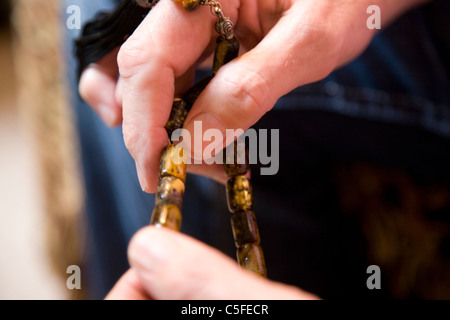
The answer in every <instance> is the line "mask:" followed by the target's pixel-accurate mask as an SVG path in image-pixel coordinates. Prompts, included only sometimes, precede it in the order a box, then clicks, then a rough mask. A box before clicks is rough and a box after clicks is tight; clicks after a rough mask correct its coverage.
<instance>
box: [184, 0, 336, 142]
mask: <svg viewBox="0 0 450 320" xmlns="http://www.w3.org/2000/svg"><path fill="white" fill-rule="evenodd" d="M299 3H301V4H302V5H301V6H300V4H296V5H293V9H292V10H290V11H289V12H287V13H286V15H284V16H283V17H282V18H280V20H279V21H278V22H277V24H276V25H275V26H274V27H273V28H272V29H271V30H270V31H269V32H268V33H267V35H266V36H265V37H264V38H263V39H262V40H261V42H259V44H258V45H257V46H256V47H254V48H253V49H252V50H250V51H248V52H246V53H245V54H243V55H242V56H240V57H239V58H237V59H235V60H233V61H231V62H230V63H228V64H226V65H225V66H223V67H222V68H221V69H220V70H219V71H218V73H217V74H216V76H215V77H214V79H213V80H212V81H211V82H210V84H209V85H208V86H207V88H206V89H205V90H204V91H203V93H202V94H201V95H200V96H199V98H198V99H197V101H196V103H195V104H194V106H193V107H192V110H191V111H190V112H189V115H188V117H187V119H186V122H185V127H184V128H185V129H186V130H187V131H188V132H190V133H194V132H195V130H194V123H195V122H196V121H201V124H202V131H203V132H205V131H207V130H209V129H218V130H220V131H221V133H222V135H223V137H224V139H223V141H220V143H222V145H223V146H224V145H226V144H227V143H229V142H231V141H233V140H234V139H231V140H230V138H231V137H228V139H227V134H228V135H231V134H233V135H234V132H233V131H234V130H229V132H228V133H227V132H226V130H227V129H244V130H246V129H248V128H249V127H251V126H252V125H253V124H255V123H256V122H257V121H258V120H259V119H260V118H261V117H262V116H263V115H264V114H265V113H266V112H268V111H269V110H270V109H271V108H272V107H273V106H274V105H275V103H276V101H277V100H278V99H279V98H280V97H282V96H283V95H285V94H287V93H288V92H290V91H291V90H293V89H295V88H296V87H298V86H300V85H304V84H307V83H312V82H315V81H318V80H320V79H323V78H324V77H326V76H327V75H328V74H329V73H330V72H331V71H332V70H333V69H334V68H335V66H336V65H337V62H338V58H339V48H340V47H341V42H340V35H339V33H338V32H335V31H334V30H332V31H330V28H329V27H328V25H325V24H321V25H320V26H317V24H314V23H313V22H310V21H309V20H310V19H312V18H310V15H311V12H313V11H317V8H315V7H314V6H315V5H316V3H315V2H314V4H310V5H307V6H306V7H305V6H304V5H303V2H302V1H299ZM294 7H295V8H294ZM294 9H295V10H294ZM308 10H309V11H308ZM308 17H309V18H308ZM311 25H313V26H314V27H312V26H311ZM223 143H225V144H223ZM218 146H219V143H217V146H215V147H218Z"/></svg>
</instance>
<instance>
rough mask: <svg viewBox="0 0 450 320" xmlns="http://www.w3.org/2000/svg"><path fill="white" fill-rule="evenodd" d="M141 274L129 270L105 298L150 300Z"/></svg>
mask: <svg viewBox="0 0 450 320" xmlns="http://www.w3.org/2000/svg"><path fill="white" fill-rule="evenodd" d="M149 299H150V297H149V296H148V294H147V292H146V291H145V288H144V287H143V286H142V283H141V281H140V278H139V276H138V275H137V273H136V272H135V271H134V270H128V271H127V272H126V273H125V274H124V275H123V276H122V277H121V278H120V279H119V281H118V282H117V283H116V284H115V286H114V287H113V288H112V290H111V291H110V292H109V293H108V295H107V296H106V298H105V300H149Z"/></svg>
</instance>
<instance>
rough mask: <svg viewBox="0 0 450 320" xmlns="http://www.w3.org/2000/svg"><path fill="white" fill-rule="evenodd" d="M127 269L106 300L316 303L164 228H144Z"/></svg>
mask: <svg viewBox="0 0 450 320" xmlns="http://www.w3.org/2000/svg"><path fill="white" fill-rule="evenodd" d="M128 256H129V262H130V265H131V269H130V270H129V271H128V272H127V273H126V274H125V275H124V276H123V277H122V278H121V279H120V280H119V281H118V282H117V284H116V285H115V286H114V288H113V289H112V290H111V292H110V293H109V294H108V296H107V297H106V299H108V300H141V299H158V300H231V299H233V300H236V299H239V300H278V299H279V300H293V299H295V300H298V299H304V300H306V299H308V300H311V299H317V297H316V296H315V295H313V294H310V293H307V292H305V291H302V290H300V289H298V288H296V287H293V286H289V285H285V284H281V283H277V282H273V281H270V280H267V279H266V278H262V277H260V276H257V275H254V274H253V273H250V272H249V271H246V270H244V269H242V268H241V267H239V266H238V265H237V263H236V262H234V261H233V260H231V259H230V258H229V257H227V256H225V255H224V254H222V253H221V252H219V251H217V250H216V249H213V248H211V247H208V246H207V245H205V244H203V243H201V242H199V241H198V240H195V239H193V238H191V237H188V236H186V235H184V234H182V233H177V232H174V231H172V230H169V229H165V228H156V227H146V228H144V229H142V230H140V231H139V232H138V233H137V234H136V235H135V236H134V237H133V239H132V240H131V242H130V246H129V249H128Z"/></svg>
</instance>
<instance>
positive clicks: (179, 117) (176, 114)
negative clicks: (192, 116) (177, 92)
mask: <svg viewBox="0 0 450 320" xmlns="http://www.w3.org/2000/svg"><path fill="white" fill-rule="evenodd" d="M187 115H188V111H187V109H186V102H184V101H183V100H182V99H178V98H176V99H174V100H173V104H172V111H171V112H170V117H169V120H168V121H167V123H166V127H165V128H166V130H167V134H168V135H169V139H171V137H172V133H173V132H174V131H175V130H177V129H181V128H183V123H184V120H186V117H187Z"/></svg>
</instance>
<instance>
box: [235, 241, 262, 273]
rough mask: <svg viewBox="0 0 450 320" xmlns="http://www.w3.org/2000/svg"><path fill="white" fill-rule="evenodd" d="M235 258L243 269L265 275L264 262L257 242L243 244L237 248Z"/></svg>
mask: <svg viewBox="0 0 450 320" xmlns="http://www.w3.org/2000/svg"><path fill="white" fill-rule="evenodd" d="M237 260H238V262H239V265H240V266H241V267H243V268H244V269H247V270H249V271H252V272H254V273H256V274H259V275H260V276H263V277H267V270H266V262H265V261H264V254H263V251H262V248H261V247H260V246H259V245H257V244H245V245H243V246H242V247H240V248H239V249H237Z"/></svg>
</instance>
